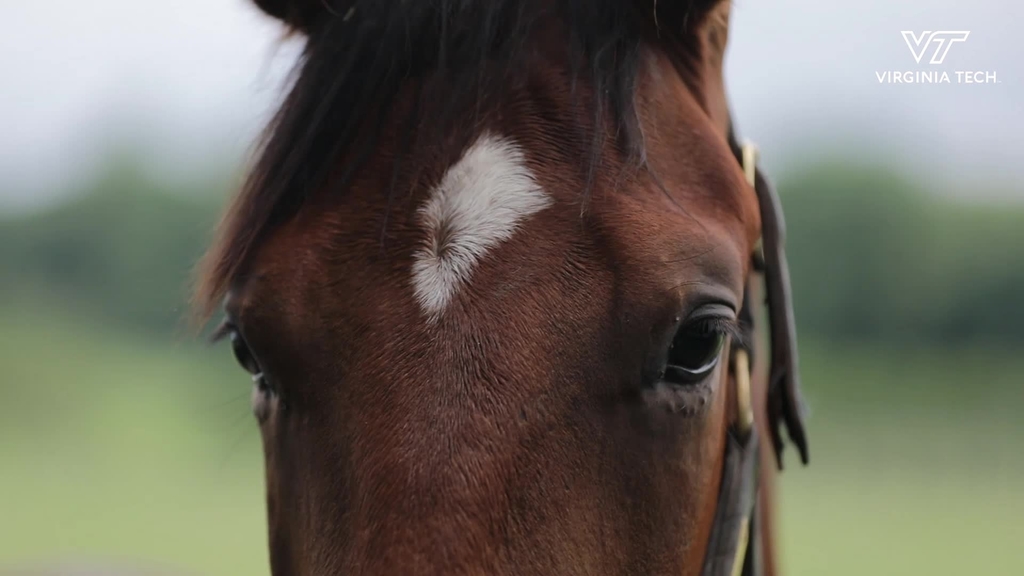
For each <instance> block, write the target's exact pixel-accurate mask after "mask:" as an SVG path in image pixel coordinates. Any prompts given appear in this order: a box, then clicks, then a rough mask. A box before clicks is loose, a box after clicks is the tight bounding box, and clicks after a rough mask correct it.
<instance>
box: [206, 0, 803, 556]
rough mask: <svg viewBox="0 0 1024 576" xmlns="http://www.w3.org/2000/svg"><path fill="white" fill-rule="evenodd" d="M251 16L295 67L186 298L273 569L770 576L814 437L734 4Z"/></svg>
mask: <svg viewBox="0 0 1024 576" xmlns="http://www.w3.org/2000/svg"><path fill="white" fill-rule="evenodd" d="M255 4H256V5H257V6H258V7H259V8H260V9H262V11H264V12H265V13H266V14H269V15H270V16H272V17H274V18H276V19H278V20H280V22H282V23H283V26H284V28H285V30H287V32H288V33H289V34H292V35H297V36H299V37H301V38H302V39H303V41H304V42H305V48H304V50H303V54H302V57H301V59H300V62H299V63H298V65H297V72H296V74H295V75H294V77H293V82H292V85H291V87H290V88H289V91H288V93H287V96H286V97H285V99H284V101H283V103H282V105H281V107H280V110H279V111H278V112H277V114H276V115H275V117H274V118H273V120H272V121H271V123H270V125H269V126H268V128H267V131H266V135H265V136H264V138H263V140H262V145H261V148H260V149H259V152H258V156H257V158H256V161H255V162H254V165H253V167H252V169H251V171H250V173H249V175H248V177H247V179H246V181H245V183H244V184H243V186H242V188H241V189H240V191H239V193H238V194H237V195H236V197H235V199H234V200H233V202H232V204H230V206H229V207H228V209H227V211H226V213H225V216H224V219H223V221H222V223H221V225H220V227H219V232H217V237H216V238H215V240H214V242H213V244H212V246H211V248H210V250H209V252H208V254H207V256H206V257H205V259H204V260H203V263H202V265H201V268H200V273H199V281H198V286H197V288H196V308H197V310H198V314H199V315H200V316H201V317H203V318H209V317H210V316H211V315H213V314H214V313H217V311H218V310H219V309H220V308H221V307H223V316H224V321H223V323H222V324H221V325H220V327H218V328H217V329H216V337H222V338H226V339H228V340H230V342H231V348H232V350H233V353H234V355H235V357H236V359H237V361H238V363H239V364H240V365H241V367H242V368H244V369H245V371H247V372H248V373H249V375H250V376H251V378H252V381H253V387H252V407H253V412H254V414H255V418H256V420H257V422H258V426H259V429H260V431H261V437H262V444H263V451H264V457H265V481H266V505H267V514H268V547H269V562H270V567H271V570H272V572H273V574H274V575H275V576H283V575H311V574H353V575H365V576H371V575H383V574H388V575H392V574H410V575H435V574H490V575H508V574H566V575H569V574H684V575H696V574H698V573H699V574H703V575H706V576H715V575H720V574H730V575H735V574H740V573H742V574H748V575H749V574H769V575H771V574H775V573H777V571H778V568H777V565H776V564H777V562H776V560H775V557H776V555H777V554H776V550H775V548H774V541H773V538H772V532H771V526H772V514H773V512H772V507H771V496H772V478H773V475H774V468H775V466H774V465H775V464H776V461H775V460H774V459H773V458H772V452H773V450H774V453H775V458H777V459H778V460H777V464H778V465H779V466H781V451H782V447H783V438H782V433H783V429H785V432H786V433H787V435H788V437H789V438H790V440H791V441H793V442H794V443H795V444H796V445H797V447H798V448H799V451H800V454H801V457H802V460H804V462H805V463H806V459H807V443H806V437H805V433H804V425H803V422H802V416H801V409H800V406H801V404H800V397H799V381H798V378H797V373H796V366H797V360H796V347H795V333H794V331H793V326H794V324H793V318H792V311H791V307H790V295H789V286H788V273H787V271H786V263H785V254H784V248H783V226H782V219H781V209H780V207H779V205H778V200H777V198H776V197H775V195H774V192H773V191H772V189H771V187H770V185H769V184H768V182H767V180H766V179H765V178H764V176H763V174H762V173H761V171H760V170H759V169H758V167H757V165H756V149H755V148H753V147H752V146H750V145H743V144H741V143H740V141H739V139H738V138H737V136H736V130H735V127H734V126H733V123H732V121H731V118H730V112H729V106H728V103H727V100H726V93H725V88H724V81H723V73H722V70H723V58H724V54H725V49H726V45H727V40H728V32H729V15H730V10H731V6H730V2H729V1H728V0H434V1H422V2H411V1H403V0H255ZM766 303H767V306H765V304H766ZM765 308H767V309H765ZM765 321H767V322H766V323H765ZM762 323H765V324H766V326H767V327H766V328H765V329H764V330H758V328H760V327H762ZM766 335H768V336H769V337H770V350H769V349H768V342H766ZM762 437H763V438H768V439H770V442H768V441H761V440H760V438H762ZM764 462H767V463H768V464H767V465H765V464H764Z"/></svg>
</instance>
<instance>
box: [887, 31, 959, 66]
mask: <svg viewBox="0 0 1024 576" xmlns="http://www.w3.org/2000/svg"><path fill="white" fill-rule="evenodd" d="M970 34H971V33H970V32H968V31H957V32H952V31H948V30H940V31H938V32H932V31H930V30H925V31H924V32H921V34H920V35H917V34H914V33H913V32H910V31H909V30H904V31H903V40H905V41H906V43H907V47H908V48H910V53H911V54H913V55H914V60H915V61H917V63H918V64H920V63H921V58H923V57H924V53H925V52H927V51H928V46H930V45H932V44H935V51H934V52H932V59H931V60H929V61H928V63H929V64H942V62H943V61H944V60H945V59H946V54H949V49H950V48H952V47H953V43H954V42H964V41H966V40H967V37H968V36H969V35H970Z"/></svg>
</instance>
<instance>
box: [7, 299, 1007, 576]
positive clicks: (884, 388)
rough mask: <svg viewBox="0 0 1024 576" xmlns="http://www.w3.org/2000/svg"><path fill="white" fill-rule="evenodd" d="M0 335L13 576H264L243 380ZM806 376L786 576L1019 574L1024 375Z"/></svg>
mask: <svg viewBox="0 0 1024 576" xmlns="http://www.w3.org/2000/svg"><path fill="white" fill-rule="evenodd" d="M0 317H2V318H3V322H2V323H0V365H2V366H3V383H2V388H0V389H2V391H3V392H4V397H5V401H4V402H2V403H0V462H2V473H0V518H2V520H0V572H3V570H4V568H6V567H18V566H37V565H42V564H50V563H53V562H55V561H56V562H60V563H68V562H83V563H85V564H89V565H96V564H104V563H107V564H114V565H121V564H133V565H140V564H141V565H146V566H152V565H155V566H158V567H164V568H166V569H171V570H178V571H181V573H184V574H207V575H233V574H240V575H241V574H245V575H251V574H267V573H268V569H267V561H266V543H265V520H264V508H263V500H262V489H263V488H262V468H261V466H262V464H261V460H260V450H259V442H258V437H257V433H256V430H255V425H254V424H253V423H252V422H251V420H250V418H249V416H248V387H247V385H248V382H247V380H246V378H245V377H244V375H242V374H241V373H240V372H238V371H237V370H236V369H235V368H234V366H233V365H232V363H231V360H230V358H229V354H228V353H227V351H226V350H224V349H219V350H210V349H206V348H204V347H203V346H201V345H200V344H197V343H195V342H192V341H191V338H190V337H188V336H187V335H182V336H181V337H180V338H179V339H178V340H177V341H164V340H161V339H159V338H146V337H134V336H126V333H125V332H122V331H120V330H116V329H104V328H102V327H101V326H99V325H97V323H96V322H95V320H89V319H88V318H86V317H85V316H82V317H77V316H75V315H74V314H72V313H69V312H67V311H56V310H53V309H49V310H44V309H43V308H41V307H39V306H37V305H34V304H31V303H19V304H18V305H17V306H4V307H3V308H0ZM803 365H804V380H805V387H806V389H807V393H808V398H809V400H810V404H811V408H812V419H811V424H810V433H811V441H812V464H811V466H810V467H808V468H801V467H799V466H798V465H797V464H796V461H795V458H794V456H795V455H794V454H793V453H792V452H790V453H789V454H788V456H789V458H788V460H787V462H788V467H787V470H786V471H785V472H784V473H783V475H782V481H781V482H782V483H781V491H782V492H781V499H780V506H781V507H780V518H781V522H780V531H781V532H780V537H781V542H782V545H783V549H782V560H783V562H784V564H785V567H786V568H787V573H788V574H796V575H820V574H832V575H840V576H842V575H846V574H850V575H853V574H857V575H860V574H864V573H871V574H929V575H944V574H949V575H954V574H956V575H960V574H1006V575H1014V574H1024V547H1022V546H1021V545H1020V544H1019V542H1020V540H1021V537H1022V536H1024V528H1022V527H1024V523H1022V521H1021V518H1024V462H1022V456H1021V452H1022V451H1021V446H1024V442H1022V439H1024V423H1022V422H1021V419H1020V418H1019V414H1020V413H1021V409H1022V408H1024V390H1022V389H1021V387H1020V386H1019V385H1016V384H1015V383H1019V382H1020V380H1021V374H1024V358H1021V357H1020V355H1019V354H1014V353H1013V351H1012V350H991V349H982V348H976V349H963V350H960V351H956V352H950V351H946V352H935V351H927V350H893V349H882V348H867V347H862V348H843V349H836V348H826V347H816V346H814V345H813V343H811V345H805V347H804V351H803ZM979 379H986V380H985V382H986V385H985V386H978V385H977V383H978V382H979ZM994 380H1005V381H1006V382H998V381H994ZM126 551H131V552H130V553H131V556H125V554H126Z"/></svg>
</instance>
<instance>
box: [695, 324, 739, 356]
mask: <svg viewBox="0 0 1024 576" xmlns="http://www.w3.org/2000/svg"><path fill="white" fill-rule="evenodd" d="M697 326H699V327H700V328H701V329H702V330H707V331H709V332H719V333H721V334H724V335H725V336H726V337H727V338H729V339H730V341H731V342H732V346H733V347H734V348H735V347H739V348H743V349H747V348H748V345H749V343H750V342H749V340H750V337H749V335H748V331H747V330H744V327H743V325H741V323H740V321H739V320H736V319H734V318H724V317H712V318H702V319H700V320H698V321H697Z"/></svg>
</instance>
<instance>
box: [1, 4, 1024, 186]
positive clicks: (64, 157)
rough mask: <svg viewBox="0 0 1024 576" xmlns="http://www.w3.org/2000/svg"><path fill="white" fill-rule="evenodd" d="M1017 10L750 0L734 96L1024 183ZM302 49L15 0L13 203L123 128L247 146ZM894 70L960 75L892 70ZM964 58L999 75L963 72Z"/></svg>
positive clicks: (208, 147) (177, 143)
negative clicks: (920, 81) (950, 36)
mask: <svg viewBox="0 0 1024 576" xmlns="http://www.w3.org/2000/svg"><path fill="white" fill-rule="evenodd" d="M1021 23H1024V4H1022V3H1019V2H1012V1H1004V2H999V1H994V0H985V1H978V2H962V1H954V0H903V1H899V2H897V1H893V0H860V1H858V2H823V1H821V0H736V2H735V7H734V9H733V27H732V32H731V42H730V48H729V55H728V59H727V77H728V78H727V81H728V88H729V91H730V95H731V99H732V102H733V108H734V112H735V115H736V118H737V121H738V123H739V125H740V127H741V129H742V131H743V133H744V134H745V135H747V136H749V137H752V138H754V139H756V140H758V141H759V143H760V144H761V145H762V148H763V150H764V152H765V162H766V164H767V165H768V166H769V168H775V169H776V170H785V169H788V168H792V167H794V166H796V165H798V164H799V163H800V162H804V161H806V160H807V158H808V156H813V155H819V154H827V153H828V151H829V150H830V149H833V148H834V149H838V148H839V147H840V146H842V145H844V144H845V143H848V142H850V141H851V140H852V141H854V142H857V143H860V144H861V149H862V150H864V151H866V152H867V153H869V154H871V155H874V156H877V157H880V158H882V159H887V160H890V161H895V162H900V163H902V164H903V165H904V166H905V167H906V168H907V170H908V171H911V172H913V173H915V174H918V175H922V176H925V177H926V178H928V179H929V180H930V181H931V182H933V183H934V184H935V187H936V188H937V189H939V188H941V189H942V190H941V191H944V192H952V193H956V194H959V195H961V196H965V197H971V196H972V195H977V194H981V193H982V191H985V190H991V189H998V190H999V191H1001V193H1002V194H1004V195H1011V196H1014V197H1016V198H1018V199H1020V200H1024V185H1022V182H1024V161H1022V159H1021V157H1022V151H1024V92H1022V89H1021V78H1022V74H1024V62H1022V58H1021V55H1022V54H1024V49H1022V45H1021V43H1020V42H1024V41H1022V40H1019V39H1018V31H1019V26H1020V24H1021ZM903 30H911V31H915V32H921V31H925V30H932V31H935V30H967V31H970V36H969V37H968V39H967V41H966V42H964V43H961V44H956V45H953V46H952V48H951V50H950V52H949V54H948V56H947V58H946V60H945V62H944V63H943V64H941V65H930V64H927V62H926V60H927V57H926V58H925V59H922V63H921V64H918V63H916V62H915V61H914V56H913V54H912V53H911V51H910V49H909V47H908V46H907V44H906V43H905V42H904V39H903V36H902V35H901V31H903ZM296 52H297V45H296V43H295V42H294V41H291V42H283V41H282V40H281V29H280V27H279V26H277V25H276V23H274V22H272V21H270V20H268V19H266V18H264V17H263V16H262V15H261V14H260V13H259V12H258V11H257V10H255V9H254V8H252V7H251V6H250V3H249V1H248V0H175V1H173V2H171V1H166V2H159V3H158V2H152V1H140V0H92V1H90V2H81V1H80V0H48V1H47V2H4V6H3V7H2V8H0V206H2V205H4V204H8V205H10V204H12V203H17V204H24V203H25V202H26V201H31V199H32V198H44V197H47V196H48V195H49V194H52V191H53V190H57V189H61V188H62V187H64V186H63V185H64V184H66V183H68V182H71V181H73V180H74V179H76V178H82V177H83V175H85V174H87V173H88V170H89V169H90V168H91V167H94V166H95V164H96V163H97V162H98V161H99V159H101V158H102V156H103V154H105V153H106V152H108V151H109V150H110V147H111V146H112V145H114V144H116V143H119V142H120V143H133V144H144V145H145V146H146V147H147V148H146V149H145V150H144V151H143V152H144V153H145V154H148V155H150V156H151V157H152V158H153V161H154V163H155V165H156V166H157V167H158V168H160V169H162V170H165V171H167V172H168V173H173V172H174V171H176V170H178V171H181V170H186V171H187V170H194V169H197V168H203V167H210V166H213V165H215V164H217V163H223V162H224V161H234V162H237V161H239V159H241V158H243V157H244V154H245V152H246V151H247V149H248V146H249V144H250V142H251V140H252V138H253V136H254V134H255V133H256V132H257V131H258V130H259V128H260V126H261V125H262V124H263V123H264V122H265V120H266V118H267V115H268V114H269V112H270V110H271V109H272V107H273V105H274V103H275V102H276V101H277V98H278V97H279V94H280V88H281V86H282V85H283V83H284V78H285V74H286V72H287V71H288V70H289V68H290V64H291V63H292V62H293V60H294V57H295V54H296ZM929 55H930V53H929ZM891 70H899V71H915V70H934V71H943V70H944V71H947V72H948V73H949V74H950V76H951V77H952V80H953V83H951V84H940V85H893V84H880V83H879V81H878V80H877V76H876V72H883V71H891ZM956 70H972V71H973V70H980V71H994V72H995V73H996V74H997V78H998V81H999V82H998V83H994V84H976V85H964V84H957V83H956V76H955V74H954V72H955V71H956Z"/></svg>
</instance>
